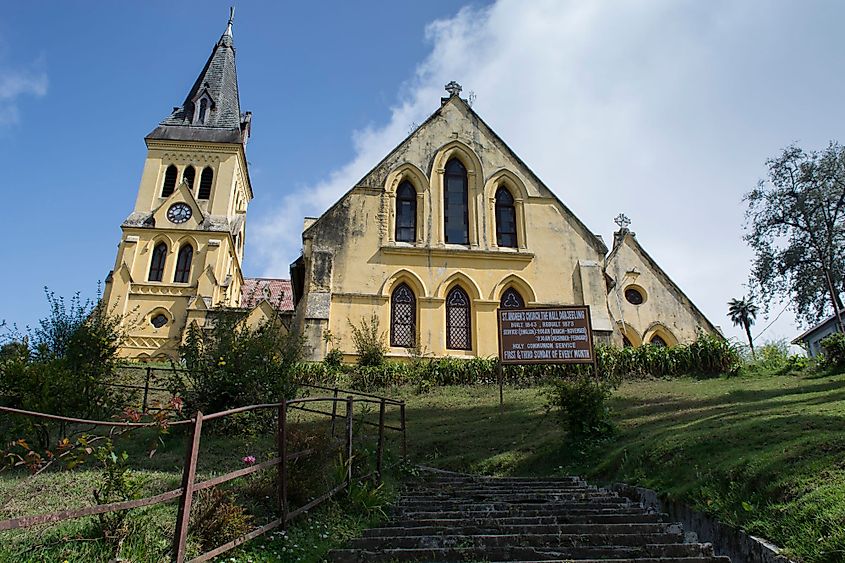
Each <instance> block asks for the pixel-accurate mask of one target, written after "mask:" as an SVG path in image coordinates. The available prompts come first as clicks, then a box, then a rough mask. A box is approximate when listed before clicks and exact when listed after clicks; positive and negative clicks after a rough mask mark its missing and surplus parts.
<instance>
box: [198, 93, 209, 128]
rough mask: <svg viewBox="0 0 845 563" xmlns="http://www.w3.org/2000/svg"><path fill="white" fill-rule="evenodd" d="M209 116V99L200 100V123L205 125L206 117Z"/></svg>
mask: <svg viewBox="0 0 845 563" xmlns="http://www.w3.org/2000/svg"><path fill="white" fill-rule="evenodd" d="M207 114H208V98H203V99H201V100H200V112H199V119H198V121H199V122H200V123H205V116H206V115H207Z"/></svg>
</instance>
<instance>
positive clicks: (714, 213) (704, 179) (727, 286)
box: [251, 0, 843, 338]
mask: <svg viewBox="0 0 845 563" xmlns="http://www.w3.org/2000/svg"><path fill="white" fill-rule="evenodd" d="M781 8H782V9H781V10H780V11H779V12H777V13H775V12H776V11H773V10H770V6H768V5H767V4H766V3H764V2H747V3H733V2H727V1H721V2H707V3H700V2H694V1H688V2H676V1H674V0H663V1H652V2H648V3H644V2H635V1H629V2H622V1H618V0H606V1H598V0H596V1H592V2H582V1H576V0H573V1H569V2H561V1H557V0H546V1H534V2H523V1H519V0H501V1H499V2H497V3H495V4H494V5H492V6H490V7H487V8H464V9H462V10H461V11H460V12H459V13H458V14H457V15H456V16H455V17H453V18H449V19H444V20H439V21H436V22H433V23H432V24H430V25H429V26H428V29H427V34H426V37H427V39H428V41H429V42H430V43H431V51H430V54H429V55H428V56H427V57H426V58H425V60H423V61H422V62H421V63H420V64H419V65H418V67H417V68H416V70H415V72H414V73H413V75H412V76H411V77H410V78H409V80H408V82H407V83H405V84H403V85H400V86H399V87H398V88H397V90H398V92H399V102H398V103H397V104H396V106H395V107H393V108H392V109H391V112H390V117H389V119H388V121H387V122H386V123H385V124H384V125H381V126H376V127H371V128H368V129H366V130H364V131H359V132H355V133H354V134H353V137H352V138H353V142H354V147H355V157H354V158H353V159H352V160H351V161H349V162H348V163H346V164H345V165H343V166H341V167H340V168H338V169H337V170H334V171H332V172H330V173H329V174H328V175H327V176H326V178H325V179H324V180H323V181H321V182H320V183H318V184H317V185H315V186H308V187H305V188H303V189H300V190H296V191H294V192H292V193H287V194H286V195H285V196H284V197H283V201H282V202H281V204H280V205H279V206H278V209H277V210H276V211H275V212H274V213H273V214H272V215H271V216H269V217H268V218H265V219H264V220H263V221H262V222H261V223H260V224H259V225H257V227H254V230H253V235H254V236H253V237H252V241H253V242H252V248H251V250H254V251H257V252H256V258H257V259H258V263H260V264H262V266H263V268H264V272H263V274H265V275H283V276H284V275H286V273H287V267H288V264H289V263H290V261H291V260H292V259H293V258H295V257H296V255H297V254H298V252H299V247H300V228H301V225H302V218H303V216H305V215H319V214H320V213H321V212H323V211H324V210H325V209H326V208H327V207H328V206H330V205H331V204H332V203H333V202H334V201H336V200H337V198H338V197H339V196H340V195H341V194H342V193H344V192H345V191H346V190H348V189H349V188H350V187H351V186H353V185H354V183H355V182H356V181H357V180H359V179H360V178H361V177H362V176H363V175H364V174H365V173H366V171H368V170H369V169H370V168H372V167H373V166H374V165H375V164H377V163H378V162H379V161H380V160H381V158H382V157H384V156H385V155H386V154H387V152H388V151H389V150H390V149H391V148H392V147H393V146H395V145H396V144H397V143H398V142H399V141H401V139H402V138H403V137H404V136H405V135H406V134H407V132H408V128H409V125H410V124H411V123H412V122H417V123H420V122H422V121H423V120H424V119H425V118H426V117H427V116H428V115H429V114H430V113H431V112H432V111H434V110H435V109H436V107H437V105H438V103H439V97H440V96H441V94H442V87H443V84H445V83H446V82H448V81H449V80H453V79H454V80H458V81H459V82H461V83H462V84H463V85H464V95H466V94H467V93H468V92H469V91H473V92H475V93H476V94H477V96H478V97H477V101H476V103H475V106H474V108H475V109H476V110H477V111H478V112H479V114H480V115H481V116H482V117H483V118H484V119H485V120H486V121H487V122H488V123H489V124H490V125H491V126H492V127H493V128H494V129H495V130H496V131H497V132H498V133H499V134H500V136H501V137H502V138H503V139H505V141H506V142H508V143H509V145H510V146H511V147H512V148H513V149H514V150H515V151H516V152H517V154H519V155H520V156H521V157H522V158H523V159H524V160H525V161H526V162H527V163H528V165H529V166H531V167H532V168H533V170H534V171H535V172H536V173H537V174H538V176H539V177H540V178H542V179H543V180H544V182H545V183H546V184H547V185H548V186H549V187H550V188H551V189H552V190H554V191H555V192H556V193H557V194H558V196H559V197H560V198H561V199H562V200H563V201H564V202H565V203H566V204H567V205H568V206H569V207H570V208H571V209H572V210H573V211H574V212H575V213H576V214H577V215H578V216H579V217H580V218H581V219H582V220H583V221H584V222H585V223H586V224H587V225H588V226H589V227H590V228H591V229H593V230H594V231H595V232H597V233H601V234H603V235H604V236H605V240H606V241H609V238H610V237H609V234H610V233H611V231H612V229H613V228H614V225H613V224H612V218H613V217H614V216H615V215H616V214H617V213H618V212H620V211H625V212H626V213H627V214H628V215H629V216H630V217H631V218H632V219H633V221H634V222H633V225H632V229H633V230H634V231H636V232H637V234H638V239H639V240H640V242H641V243H642V244H643V245H644V246H645V248H646V249H647V250H648V251H649V252H650V253H651V254H652V256H653V257H654V258H655V259H656V260H657V261H658V263H660V264H661V265H662V266H663V267H664V269H665V270H666V271H667V272H668V274H669V275H670V277H672V278H673V279H674V280H675V281H676V282H677V283H678V284H679V285H680V286H681V288H683V289H684V290H685V291H686V292H687V294H688V295H689V296H690V297H691V298H692V299H693V301H694V302H696V304H698V305H699V307H700V308H701V309H702V310H703V311H704V312H705V314H706V315H708V316H709V317H710V319H711V320H712V321H713V322H714V323H715V324H718V325H721V326H722V327H723V328H725V329H726V331H727V332H728V333H729V334H731V335H736V334H738V333H737V332H736V331H735V330H734V329H733V328H732V327H730V326H729V321H728V320H727V318H726V316H725V314H726V309H727V305H726V302H727V301H728V300H729V299H730V298H733V297H740V296H742V294H743V293H744V289H743V287H742V284H743V283H744V282H745V281H746V279H747V275H748V265H749V260H750V252H749V251H748V250H747V249H746V247H745V245H744V243H743V242H742V240H741V234H742V231H741V225H742V217H743V206H742V203H741V197H742V194H743V193H744V192H746V191H748V189H750V188H751V187H753V186H754V184H755V183H756V181H757V180H758V178H760V177H761V176H762V175H763V174H764V172H765V170H764V168H763V162H764V160H765V159H766V158H767V157H769V156H773V155H774V154H776V152H777V151H778V149H779V148H780V147H782V146H785V145H786V144H788V143H789V142H791V141H792V140H793V139H796V138H801V137H803V139H804V140H805V141H809V142H811V143H813V145H818V144H825V142H826V140H827V139H828V136H832V135H835V134H836V132H837V131H836V130H833V129H831V131H832V132H829V131H828V129H826V128H825V126H826V125H827V124H828V123H829V121H830V120H828V119H825V118H824V117H823V115H820V114H822V113H823V112H824V111H825V108H828V107H830V108H839V104H838V101H837V100H836V92H837V91H841V90H842V87H843V84H842V79H840V78H838V77H836V76H834V75H836V74H837V73H831V72H828V73H827V74H825V75H824V76H823V77H820V76H818V75H817V73H816V72H815V68H814V66H813V65H814V63H807V62H806V61H807V60H808V59H811V58H812V56H813V55H817V56H818V57H817V58H821V59H822V60H820V61H819V63H818V64H819V65H820V66H824V64H825V61H824V60H823V59H824V57H825V56H828V55H823V52H824V49H821V48H819V49H818V51H816V50H814V49H816V46H815V44H814V43H813V42H814V41H815V42H816V43H818V42H821V43H824V38H822V39H819V37H815V38H813V40H812V41H809V40H808V41H807V42H806V45H804V44H798V45H797V46H796V41H800V40H801V39H800V38H798V39H794V38H793V35H790V33H791V31H792V30H793V26H800V25H801V23H802V21H803V20H805V19H808V18H810V19H812V17H813V14H812V13H811V12H812V10H804V9H803V7H802V6H796V7H795V9H794V13H789V12H788V9H787V8H786V7H784V6H781ZM802 10H803V11H802ZM808 12H809V13H808ZM817 17H818V18H819V19H825V18H829V17H830V15H825V14H817ZM803 23H805V24H806V22H803ZM807 29H813V27H812V26H809V27H807ZM835 42H836V38H835V37H831V38H830V44H831V45H834V44H836V43H835ZM829 50H830V51H831V55H829V56H830V61H831V62H830V64H831V66H830V68H835V65H836V64H838V63H836V60H837V59H836V55H835V54H836V52H838V51H836V50H835V49H829ZM793 62H794V63H795V65H794V66H793V64H792V63H793ZM798 63H800V65H799V64H798ZM784 68H790V73H794V74H795V75H794V76H791V77H790V79H791V80H794V81H796V82H799V83H800V81H802V80H807V83H811V82H812V83H813V84H814V88H813V89H812V90H809V89H807V91H806V92H798V91H797V90H794V89H793V90H790V91H789V92H788V93H786V92H784V91H783V90H782V87H783V85H784V84H785V83H786V82H787V81H783V69H784ZM811 79H812V80H811ZM832 81H833V82H836V87H832V84H830V83H831V82H832ZM837 81H838V82H837ZM837 88H838V90H837ZM820 98H822V103H820V101H819V99H820ZM837 112H838V109H837ZM837 115H838V113H837ZM834 121H835V120H834ZM778 310H779V309H776V310H775V311H774V312H775V313H777V312H778ZM787 317H788V318H787ZM791 323H792V318H791V317H790V316H789V315H784V318H783V319H782V320H781V321H779V324H777V325H776V326H774V327H773V328H772V329H770V331H769V333H768V334H767V337H771V336H774V337H779V338H783V337H792V336H794V334H795V329H794V328H793V327H792V326H791ZM760 325H761V327H762V326H763V325H764V322H763V320H762V319H761V320H760Z"/></svg>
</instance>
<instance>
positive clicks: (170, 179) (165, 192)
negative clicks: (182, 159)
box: [161, 164, 179, 197]
mask: <svg viewBox="0 0 845 563" xmlns="http://www.w3.org/2000/svg"><path fill="white" fill-rule="evenodd" d="M178 173H179V172H178V171H177V170H176V166H175V165H173V164H171V165H170V166H168V167H167V170H165V171H164V184H162V186H161V197H168V196H169V195H170V194H172V193H173V190H175V189H176V176H177V174H178Z"/></svg>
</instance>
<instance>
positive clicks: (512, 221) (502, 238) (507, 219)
mask: <svg viewBox="0 0 845 563" xmlns="http://www.w3.org/2000/svg"><path fill="white" fill-rule="evenodd" d="M496 244H498V245H499V246H505V247H509V248H516V210H515V209H514V207H513V196H512V195H511V193H510V191H508V189H507V188H506V187H504V186H501V187H499V189H498V190H496Z"/></svg>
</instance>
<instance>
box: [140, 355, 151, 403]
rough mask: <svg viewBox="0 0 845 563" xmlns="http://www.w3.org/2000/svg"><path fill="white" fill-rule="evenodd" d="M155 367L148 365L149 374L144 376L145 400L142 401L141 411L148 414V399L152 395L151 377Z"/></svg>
mask: <svg viewBox="0 0 845 563" xmlns="http://www.w3.org/2000/svg"><path fill="white" fill-rule="evenodd" d="M152 374H153V368H151V367H150V366H147V375H146V377H145V378H144V400H143V401H142V402H141V412H142V413H144V414H146V412H147V401H148V398H149V395H150V377H152Z"/></svg>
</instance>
